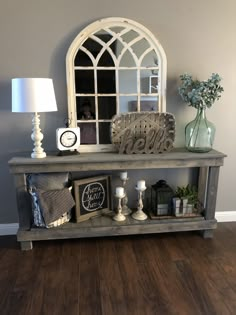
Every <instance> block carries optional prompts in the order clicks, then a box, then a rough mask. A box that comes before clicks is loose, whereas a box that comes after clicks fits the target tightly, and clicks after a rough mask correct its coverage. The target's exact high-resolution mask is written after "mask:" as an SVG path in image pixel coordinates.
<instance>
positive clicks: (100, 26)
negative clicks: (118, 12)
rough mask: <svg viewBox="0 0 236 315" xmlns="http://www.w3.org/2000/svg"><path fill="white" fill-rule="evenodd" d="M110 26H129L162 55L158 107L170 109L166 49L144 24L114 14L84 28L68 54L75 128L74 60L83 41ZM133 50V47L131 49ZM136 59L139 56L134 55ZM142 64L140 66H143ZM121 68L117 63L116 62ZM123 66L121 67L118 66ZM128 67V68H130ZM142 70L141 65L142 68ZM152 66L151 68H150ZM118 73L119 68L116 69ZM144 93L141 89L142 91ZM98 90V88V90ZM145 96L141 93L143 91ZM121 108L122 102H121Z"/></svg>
mask: <svg viewBox="0 0 236 315" xmlns="http://www.w3.org/2000/svg"><path fill="white" fill-rule="evenodd" d="M110 27H125V28H126V29H128V30H134V31H136V32H137V33H139V34H140V35H141V36H142V38H145V39H146V40H147V41H148V43H149V44H150V46H151V48H152V49H153V50H154V51H155V52H156V54H157V58H158V109H159V111H160V112H166V81H167V60H166V54H165V52H164V49H163V48H162V46H161V44H160V43H159V41H158V40H157V39H156V37H155V36H154V35H153V34H152V33H151V32H150V31H149V30H148V29H147V28H146V27H144V26H143V25H141V24H139V23H137V22H135V21H133V20H130V19H126V18H120V17H110V18H104V19H101V20H98V21H96V22H93V23H91V24H89V25H88V26H87V27H86V28H84V29H83V30H82V31H81V32H80V33H79V34H78V35H77V36H76V38H75V39H74V40H73V42H72V43H71V45H70V47H69V50H68V52H67V55H66V80H67V97H68V117H69V119H70V121H71V125H70V126H71V127H77V126H78V125H77V124H78V123H77V107H76V89H75V68H76V67H75V66H74V60H75V57H76V54H77V52H78V50H79V49H80V47H81V46H82V45H83V43H84V42H85V41H86V39H88V38H89V37H90V36H92V35H93V34H94V33H97V32H98V31H99V30H106V29H109V28H110ZM131 53H132V49H131ZM134 59H135V58H134ZM139 66H140V65H139ZM115 67H117V64H115ZM118 69H119V67H118ZM127 69H128V68H127ZM140 69H141V67H140ZM147 69H148V67H147ZM116 73H117V71H116ZM139 92H140V91H139ZM95 93H96V91H95ZM140 95H141V93H140ZM140 95H138V109H137V111H140ZM117 108H119V105H117ZM109 151H113V146H112V145H111V144H86V145H81V146H80V152H109Z"/></svg>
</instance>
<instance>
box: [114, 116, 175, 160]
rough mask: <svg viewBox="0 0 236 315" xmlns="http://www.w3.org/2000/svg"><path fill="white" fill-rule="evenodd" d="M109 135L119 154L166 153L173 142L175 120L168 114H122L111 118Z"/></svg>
mask: <svg viewBox="0 0 236 315" xmlns="http://www.w3.org/2000/svg"><path fill="white" fill-rule="evenodd" d="M111 134H112V143H113V144H114V145H115V147H116V149H117V151H119V153H120V154H122V153H127V154H134V153H136V154H137V153H147V154H150V153H154V154H157V153H162V152H165V151H166V152H168V151H171V150H172V149H173V144H174V140H175V118H174V116H173V115H172V114H170V113H159V112H133V113H124V114H120V115H116V116H114V117H113V119H112V123H111Z"/></svg>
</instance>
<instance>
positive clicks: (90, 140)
mask: <svg viewBox="0 0 236 315" xmlns="http://www.w3.org/2000/svg"><path fill="white" fill-rule="evenodd" d="M78 126H79V127H80V143H81V144H96V143H97V142H96V123H94V122H90V123H88V122H86V123H84V122H80V123H78Z"/></svg>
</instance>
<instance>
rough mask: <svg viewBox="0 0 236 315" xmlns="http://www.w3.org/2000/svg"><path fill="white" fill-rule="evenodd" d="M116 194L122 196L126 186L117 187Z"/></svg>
mask: <svg viewBox="0 0 236 315" xmlns="http://www.w3.org/2000/svg"><path fill="white" fill-rule="evenodd" d="M116 196H117V197H120V198H122V197H123V196H124V187H116Z"/></svg>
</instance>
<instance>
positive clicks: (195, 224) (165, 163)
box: [9, 149, 226, 250]
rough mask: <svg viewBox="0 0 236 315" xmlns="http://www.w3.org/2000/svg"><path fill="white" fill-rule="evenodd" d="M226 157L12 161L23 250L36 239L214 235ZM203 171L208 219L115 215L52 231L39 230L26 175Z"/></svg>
mask: <svg viewBox="0 0 236 315" xmlns="http://www.w3.org/2000/svg"><path fill="white" fill-rule="evenodd" d="M225 157H226V155H225V154H223V153H221V152H217V151H215V150H212V151H210V152H209V153H190V152H187V151H186V150H185V149H174V150H173V151H171V152H169V153H163V154H159V155H152V154H150V155H145V154H135V155H126V154H122V155H119V154H117V153H86V154H80V155H76V156H64V157H58V156H53V155H51V156H48V157H46V158H44V159H31V158H30V157H14V158H12V159H11V160H10V161H9V168H10V172H11V173H12V174H13V175H14V180H15V188H16V194H17V207H18V214H19V230H18V233H17V240H18V241H19V242H20V243H21V248H22V249H23V250H27V249H32V248H33V245H32V241H39V240H49V239H66V238H81V237H98V236H111V235H130V234H148V233H162V232H175V231H191V230H199V231H202V233H203V236H204V237H212V235H213V230H214V229H215V228H216V226H217V221H216V219H215V206H216V195H217V186H218V177H219V169H220V166H222V165H223V162H224V158H225ZM193 167H197V168H199V178H198V194H199V196H198V197H199V200H200V201H201V202H202V204H203V205H204V207H205V212H204V216H202V217H195V218H181V219H180V218H178V219H177V218H174V217H173V219H166V220H165V219H163V220H150V219H147V220H146V221H136V220H134V219H132V218H128V219H127V220H126V221H123V222H116V221H113V220H112V219H111V218H109V217H97V218H94V219H92V220H91V219H90V220H88V221H85V222H81V223H72V222H69V223H66V224H63V225H62V226H60V227H55V228H51V229H42V228H35V227H34V228H33V227H32V213H31V204H30V200H29V195H28V193H27V190H26V175H27V174H30V173H47V172H48V173H50V172H65V171H66V172H67V171H68V172H79V171H107V170H129V169H142V170H144V169H160V168H173V169H174V168H193Z"/></svg>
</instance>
